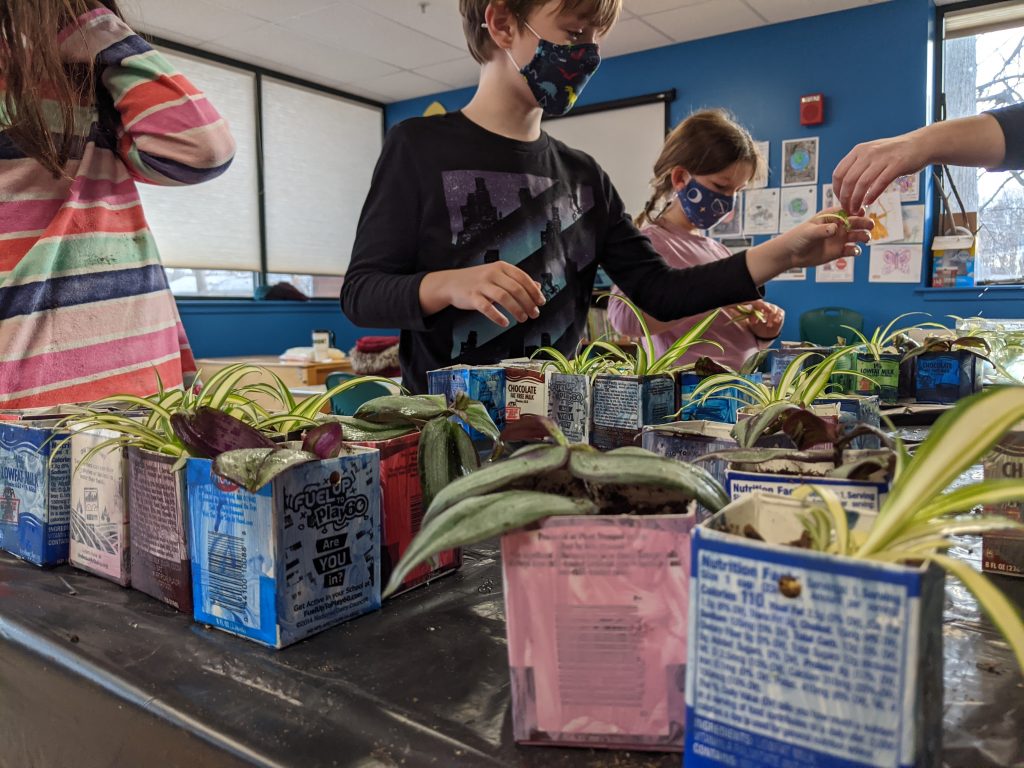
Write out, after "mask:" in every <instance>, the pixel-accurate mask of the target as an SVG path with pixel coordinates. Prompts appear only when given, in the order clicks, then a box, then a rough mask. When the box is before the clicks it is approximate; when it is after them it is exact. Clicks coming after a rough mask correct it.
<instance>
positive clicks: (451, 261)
mask: <svg viewBox="0 0 1024 768" xmlns="http://www.w3.org/2000/svg"><path fill="white" fill-rule="evenodd" d="M623 151H624V152H628V151H629V147H623ZM637 162H641V161H640V160H638V161H637ZM499 259H501V260H503V261H507V262H509V263H511V264H515V265H516V266H518V267H519V268H521V269H523V270H524V271H526V272H527V273H529V274H530V275H531V276H532V277H533V279H534V280H536V281H537V282H539V283H540V284H541V286H542V290H543V292H544V295H545V297H546V298H547V303H546V304H545V305H544V306H543V307H541V314H540V317H538V318H537V319H535V320H530V321H528V322H526V323H517V322H516V321H515V320H514V319H513V320H512V325H511V326H510V327H509V328H506V329H503V328H500V327H499V326H497V325H496V324H494V323H493V322H491V321H490V320H488V319H487V318H485V317H484V316H483V315H481V314H479V313H478V312H467V311H462V310H457V309H455V308H453V307H449V308H448V309H445V310H443V311H441V312H438V313H437V314H435V315H432V316H430V317H425V316H424V314H423V311H422V309H421V307H420V302H419V286H420V281H422V279H423V277H424V275H426V274H427V273H429V272H436V271H439V270H445V269H456V268H460V267H472V266H477V265H480V264H485V263H487V262H491V261H497V260H499ZM598 266H603V267H604V269H605V271H606V272H607V273H608V275H609V276H610V277H611V279H612V280H613V281H615V283H616V284H617V285H618V286H619V287H620V288H621V289H622V291H623V292H624V293H625V294H626V295H627V296H629V297H630V298H631V299H633V301H635V302H636V303H637V304H638V305H639V306H640V307H642V308H643V309H644V310H645V311H646V312H648V313H649V314H650V315H652V316H654V317H657V318H659V319H662V320H675V319H677V318H680V317H686V316H688V315H695V314H698V313H700V312H702V311H706V310H709V309H712V308H714V307H720V306H723V305H728V304H735V303H738V302H743V301H750V300H752V299H756V298H758V297H759V296H760V295H761V294H760V291H759V290H758V288H757V286H755V285H754V283H753V281H752V280H751V277H750V273H749V271H748V270H747V267H746V258H745V254H738V255H736V256H734V257H732V258H730V259H723V260H721V261H715V262H712V263H710V264H705V265H701V266H697V267H691V268H689V269H685V270H678V269H673V268H671V267H668V266H667V265H666V264H665V263H664V261H663V260H662V258H661V256H659V255H658V253H657V251H655V250H654V248H653V247H652V246H651V244H650V241H649V240H647V238H646V237H644V236H643V235H641V234H640V232H639V231H638V230H637V229H636V227H635V226H633V223H632V221H631V220H630V218H629V216H628V215H627V213H626V211H625V209H624V208H623V204H622V200H621V199H620V198H619V195H618V193H617V192H616V191H615V189H614V187H613V186H612V184H611V181H610V180H609V179H608V176H607V174H605V173H604V171H602V170H601V168H600V167H599V166H598V164H597V163H596V162H595V161H594V159H593V158H592V157H590V156H589V155H587V154H585V153H583V152H580V151H578V150H574V149H570V148H569V147H567V146H565V145H564V144H562V143H561V142H559V141H557V140H555V139H553V138H551V137H550V136H548V135H547V134H546V133H542V134H541V136H540V138H539V139H537V140H536V141H531V142H522V141H516V140H514V139H509V138H506V137H504V136H499V135H497V134H494V133H491V132H490V131H487V130H485V129H483V128H481V127H480V126H478V125H476V124H475V123H473V122H472V121H470V120H469V118H467V117H465V116H464V115H463V114H462V113H461V112H455V113H452V114H448V115H444V116H439V117H427V118H414V119H412V120H407V121H405V122H403V123H401V124H399V125H397V126H395V127H394V128H392V129H391V131H390V133H389V134H388V136H387V139H386V140H385V142H384V149H383V151H382V152H381V156H380V159H379V161H378V162H377V168H376V170H375V171H374V176H373V183H372V185H371V187H370V193H369V195H368V196H367V199H366V204H365V205H364V206H363V211H362V215H361V217H360V220H359V227H358V230H357V232H356V240H355V245H354V247H353V250H352V261H351V264H350V266H349V268H348V271H347V274H346V275H345V283H344V287H343V288H342V291H341V306H342V310H343V311H344V313H345V314H346V315H347V316H348V318H349V319H350V320H352V322H354V323H355V324H356V325H360V326H364V327H372V328H395V327H397V328H401V329H402V340H401V345H400V348H399V349H400V356H401V363H402V377H403V383H404V384H405V386H406V387H408V388H409V389H410V390H411V391H413V392H415V393H421V392H425V391H426V378H427V377H426V372H427V371H428V370H434V369H437V368H443V367H445V366H447V365H453V364H456V363H465V364H469V365H486V364H490V363H494V362H496V361H498V360H501V359H503V358H507V357H520V356H524V355H529V354H531V353H532V352H533V351H535V350H536V349H537V348H539V347H542V346H554V347H556V348H558V349H559V350H561V351H562V352H563V353H565V354H567V355H571V354H572V353H573V351H574V350H575V348H576V344H577V342H578V341H579V340H580V338H581V336H582V335H583V333H584V332H585V330H586V319H587V312H588V310H589V307H590V297H591V294H592V292H593V286H594V277H595V275H596V272H597V268H598Z"/></svg>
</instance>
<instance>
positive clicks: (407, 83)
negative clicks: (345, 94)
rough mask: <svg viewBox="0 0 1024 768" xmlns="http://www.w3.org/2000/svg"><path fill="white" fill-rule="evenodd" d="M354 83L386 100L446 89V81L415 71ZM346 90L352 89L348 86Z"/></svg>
mask: <svg viewBox="0 0 1024 768" xmlns="http://www.w3.org/2000/svg"><path fill="white" fill-rule="evenodd" d="M352 85H353V86H355V87H359V88H365V89H368V90H369V91H371V92H373V93H378V94H380V95H381V96H382V97H384V99H383V100H384V101H399V100H401V99H411V98H413V97H415V96H423V95H425V94H428V93H437V92H438V91H443V90H445V85H444V83H439V82H438V81H437V80H431V79H430V78H427V77H423V76H422V75H417V74H416V73H415V72H398V73H396V74H394V75H388V76H387V77H378V78H376V79H374V80H361V81H359V82H357V83H352ZM346 90H351V89H348V88H346Z"/></svg>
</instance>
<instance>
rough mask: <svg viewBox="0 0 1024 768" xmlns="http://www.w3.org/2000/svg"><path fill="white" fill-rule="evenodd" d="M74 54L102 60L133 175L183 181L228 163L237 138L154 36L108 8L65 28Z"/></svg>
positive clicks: (64, 45) (70, 56) (66, 44)
mask: <svg viewBox="0 0 1024 768" xmlns="http://www.w3.org/2000/svg"><path fill="white" fill-rule="evenodd" d="M60 41H61V50H62V53H63V56H64V58H65V60H67V61H82V62H85V61H95V64H96V67H97V68H98V69H99V71H100V72H101V77H102V83H103V87H104V88H105V89H106V90H107V92H108V93H109V94H110V96H111V98H112V99H113V103H114V108H115V109H116V110H117V112H118V114H119V116H120V129H119V131H118V136H117V152H118V154H119V156H120V157H121V159H122V160H123V161H124V163H125V165H126V166H127V167H128V170H129V171H130V172H131V174H132V176H133V177H135V179H136V180H138V181H143V182H148V183H150V184H161V185H167V186H178V185H183V184H198V183H200V182H203V181H208V180H209V179H213V178H216V177H217V176H219V175H221V174H222V173H224V171H226V170H227V169H228V166H229V165H231V160H232V158H233V157H234V154H235V142H234V139H233V138H232V136H231V131H230V130H229V128H228V125H227V122H226V121H225V120H224V118H223V117H221V116H220V114H219V113H218V112H217V110H216V109H214V107H213V105H212V104H210V102H209V101H207V99H206V97H205V96H204V95H203V94H202V92H200V91H199V89H198V88H196V87H195V86H194V85H193V84H192V83H191V82H189V81H188V79H186V78H185V76H184V75H182V74H181V73H180V72H178V71H177V70H175V68H174V67H173V66H172V65H171V63H170V62H169V61H168V60H167V59H166V58H164V56H162V55H161V54H160V53H159V52H157V51H155V50H153V48H151V47H150V45H149V43H147V42H146V41H145V40H143V39H142V38H141V37H139V36H138V35H136V34H135V33H134V32H133V31H132V30H131V29H130V28H129V27H128V25H126V24H125V23H124V22H123V21H121V19H119V18H118V17H117V16H115V15H114V14H113V13H111V12H110V11H108V10H106V9H98V10H94V11H90V12H89V13H86V14H84V15H83V16H81V17H79V18H78V20H77V23H76V24H75V25H73V26H72V27H70V28H69V29H67V30H65V31H64V32H63V33H62V34H61V38H60Z"/></svg>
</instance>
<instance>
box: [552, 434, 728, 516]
mask: <svg viewBox="0 0 1024 768" xmlns="http://www.w3.org/2000/svg"><path fill="white" fill-rule="evenodd" d="M645 454H646V455H645ZM569 471H570V472H571V473H572V475H573V477H576V478H578V479H580V480H584V481H586V482H587V483H588V484H594V483H596V484H600V485H638V486H646V487H651V488H663V489H668V490H673V491H677V492H679V493H681V494H682V495H684V496H685V497H686V498H688V499H697V501H699V502H700V503H701V504H702V505H704V506H705V507H706V508H707V509H709V510H711V511H712V512H717V511H718V510H719V509H721V508H722V507H724V506H725V505H726V504H728V503H729V497H728V496H727V495H726V493H725V490H724V489H723V488H722V486H721V485H720V484H719V482H718V481H717V480H715V478H713V477H712V476H711V475H710V474H708V472H707V471H706V470H704V469H703V468H701V467H698V466H695V465H693V464H685V463H683V462H681V461H676V460H675V459H667V458H665V457H664V456H659V455H657V454H654V453H651V452H650V451H645V450H644V449H642V448H638V449H635V450H632V451H630V452H629V453H626V452H624V451H622V452H620V451H612V452H609V453H600V452H598V451H573V452H572V455H571V457H570V458H569Z"/></svg>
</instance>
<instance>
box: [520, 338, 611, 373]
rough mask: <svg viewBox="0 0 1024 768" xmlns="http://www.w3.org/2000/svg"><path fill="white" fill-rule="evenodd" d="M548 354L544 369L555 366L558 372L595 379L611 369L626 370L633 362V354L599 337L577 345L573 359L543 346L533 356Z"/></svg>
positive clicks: (544, 361)
mask: <svg viewBox="0 0 1024 768" xmlns="http://www.w3.org/2000/svg"><path fill="white" fill-rule="evenodd" d="M538 355H540V356H547V357H548V358H549V359H548V360H543V363H544V366H543V370H547V369H549V368H553V369H554V370H555V371H557V372H558V373H564V374H567V375H570V376H587V377H589V378H591V379H593V378H594V377H595V376H597V374H599V373H603V372H605V371H609V370H625V369H627V368H628V367H629V366H630V364H631V356H630V355H629V354H628V353H626V352H625V351H624V350H623V349H622V347H620V346H619V345H618V344H613V343H612V342H610V341H607V340H605V339H603V338H602V339H597V340H595V341H592V342H591V343H590V344H587V345H586V346H582V342H581V343H580V345H579V346H578V347H577V350H576V355H575V356H574V357H572V358H571V359H570V358H568V357H566V356H565V355H563V354H562V353H561V352H559V351H558V350H557V349H555V348H554V347H541V348H540V349H538V350H537V351H536V352H534V353H533V355H532V356H531V357H532V358H533V359H536V358H537V357H538Z"/></svg>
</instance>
